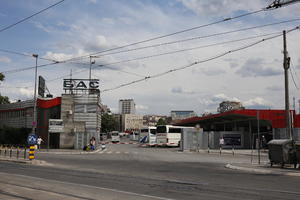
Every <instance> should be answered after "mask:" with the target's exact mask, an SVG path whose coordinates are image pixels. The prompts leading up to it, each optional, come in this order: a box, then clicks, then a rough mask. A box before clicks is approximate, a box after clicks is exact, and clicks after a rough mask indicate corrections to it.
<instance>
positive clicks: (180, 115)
mask: <svg viewBox="0 0 300 200" xmlns="http://www.w3.org/2000/svg"><path fill="white" fill-rule="evenodd" d="M195 116H196V113H195V112H194V111H192V110H172V111H171V118H172V120H182V119H187V118H191V117H195Z"/></svg>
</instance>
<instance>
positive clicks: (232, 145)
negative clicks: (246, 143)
mask: <svg viewBox="0 0 300 200" xmlns="http://www.w3.org/2000/svg"><path fill="white" fill-rule="evenodd" d="M232 156H234V145H232Z"/></svg>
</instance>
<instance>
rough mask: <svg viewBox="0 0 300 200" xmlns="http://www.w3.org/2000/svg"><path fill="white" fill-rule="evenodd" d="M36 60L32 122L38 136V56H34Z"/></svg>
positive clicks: (33, 129)
mask: <svg viewBox="0 0 300 200" xmlns="http://www.w3.org/2000/svg"><path fill="white" fill-rule="evenodd" d="M32 56H33V57H34V58H35V80H34V96H33V99H34V106H33V122H32V133H34V134H36V126H37V112H36V105H37V98H36V87H37V61H38V57H39V55H38V54H32Z"/></svg>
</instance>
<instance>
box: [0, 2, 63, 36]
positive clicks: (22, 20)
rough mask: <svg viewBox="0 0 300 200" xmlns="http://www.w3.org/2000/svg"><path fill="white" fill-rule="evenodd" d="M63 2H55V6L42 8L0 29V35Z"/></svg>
mask: <svg viewBox="0 0 300 200" xmlns="http://www.w3.org/2000/svg"><path fill="white" fill-rule="evenodd" d="M64 1H65V0H61V1H58V2H56V3H55V4H52V5H50V6H48V7H47V8H44V9H42V10H40V11H38V12H36V13H34V14H32V15H30V16H28V17H25V18H24V19H21V20H19V21H17V22H15V23H13V24H10V25H8V26H6V27H4V28H1V29H0V33H1V32H3V31H6V30H8V29H10V28H12V27H14V26H16V25H18V24H20V23H22V22H24V21H26V20H28V19H30V18H32V17H34V16H36V15H38V14H40V13H42V12H45V11H46V10H48V9H50V8H52V7H54V6H57V5H58V4H61V3H62V2H64Z"/></svg>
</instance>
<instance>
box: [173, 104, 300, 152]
mask: <svg viewBox="0 0 300 200" xmlns="http://www.w3.org/2000/svg"><path fill="white" fill-rule="evenodd" d="M293 113H294V112H293ZM293 116H294V117H293V119H294V123H293V124H294V128H293V130H294V136H295V139H300V137H299V127H300V117H299V115H295V113H294V114H293ZM197 124H198V125H200V126H201V128H203V129H204V132H207V133H208V137H209V139H208V141H209V146H210V148H218V147H219V139H220V138H221V137H223V138H224V140H225V145H224V146H225V147H230V148H231V147H232V146H234V147H235V148H256V147H257V146H258V143H257V141H258V134H259V135H260V141H261V143H262V141H263V138H265V142H264V143H266V142H268V141H269V140H271V139H273V138H274V139H283V138H288V135H287V134H286V129H285V127H286V125H285V110H254V109H244V110H232V111H227V112H224V113H219V114H212V115H208V116H204V117H193V118H189V119H185V120H181V121H180V122H178V123H176V124H175V125H180V126H196V125H197ZM258 124H259V126H258ZM258 127H259V129H258ZM263 136H264V137H263Z"/></svg>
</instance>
